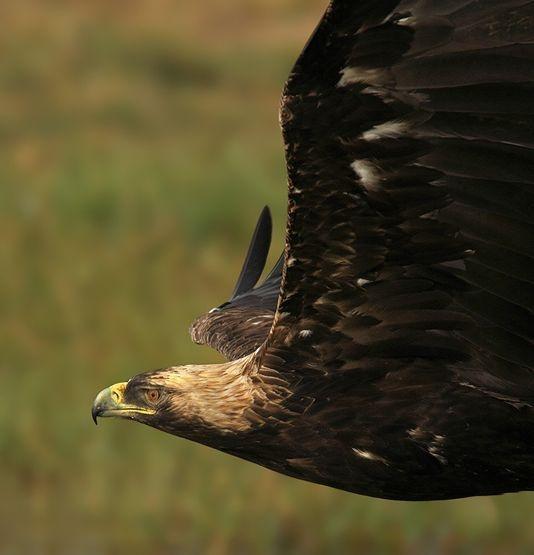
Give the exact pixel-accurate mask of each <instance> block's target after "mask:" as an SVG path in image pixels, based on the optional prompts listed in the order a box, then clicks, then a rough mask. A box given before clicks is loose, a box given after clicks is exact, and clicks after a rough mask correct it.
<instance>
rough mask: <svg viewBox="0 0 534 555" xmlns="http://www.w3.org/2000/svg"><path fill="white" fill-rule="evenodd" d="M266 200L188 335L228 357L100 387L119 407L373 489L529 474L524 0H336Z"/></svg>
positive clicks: (532, 76) (287, 466)
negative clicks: (220, 293) (276, 233)
mask: <svg viewBox="0 0 534 555" xmlns="http://www.w3.org/2000/svg"><path fill="white" fill-rule="evenodd" d="M280 119H281V123H282V129H283V135H284V140H285V149H286V159H287V168H288V177H289V206H288V224H287V234H286V249H285V254H284V256H283V257H282V258H281V259H280V262H279V263H278V264H276V266H275V268H274V269H273V270H272V272H271V273H270V274H269V276H268V277H267V278H266V279H265V281H264V282H262V283H261V284H260V285H258V281H259V278H260V276H261V274H262V271H263V269H264V265H265V261H266V257H267V253H268V249H269V243H270V234H271V220H270V215H269V212H268V210H264V212H263V213H262V216H261V217H260V221H259V223H258V226H257V228H256V232H255V234H254V237H253V240H252V243H251V247H250V249H249V253H248V255H247V258H246V261H245V264H244V267H243V270H242V272H241V275H240V278H239V280H238V283H237V285H236V289H235V291H234V294H233V295H232V298H231V299H230V300H229V301H228V302H227V303H224V304H223V305H221V306H220V307H219V308H216V309H213V310H212V311H210V312H209V313H208V314H206V315H204V316H201V317H200V318H199V319H197V321H196V322H194V323H193V325H192V327H191V335H192V338H193V339H194V340H195V341H196V342H199V343H206V344H209V345H211V346H213V347H214V348H216V349H217V350H219V351H220V352H221V353H223V354H224V355H225V356H226V358H227V359H228V361H229V362H228V363H225V364H216V365H207V366H199V365H196V366H182V367H170V368H166V369H162V370H157V371H154V372H147V373H144V374H140V375H138V376H136V377H134V378H132V379H131V380H129V381H128V382H125V383H121V384H116V385H114V386H111V387H110V388H107V389H106V390H104V391H102V392H101V393H100V394H99V395H98V396H97V398H96V400H95V403H94V406H93V416H94V418H95V419H96V417H98V416H120V417H125V418H130V419H133V420H137V421H139V422H142V423H144V424H148V425H150V426H153V427H155V428H158V429H160V430H163V431H165V432H169V433H171V434H174V435H178V436H181V437H185V438H188V439H192V440H194V441H198V442H201V443H204V444H206V445H209V446H212V447H215V448H218V449H220V450H222V451H225V452H227V453H230V454H232V455H236V456H238V457H241V458H243V459H247V460H250V461H253V462H255V463H258V464H260V465H262V466H265V467H267V468H270V469H272V470H275V471H278V472H281V473H283V474H287V475H289V476H294V477H296V478H301V479H304V480H309V481H312V482H317V483H320V484H325V485H329V486H332V487H336V488H339V489H344V490H348V491H352V492H356V493H361V494H365V495H371V496H375V497H382V498H390V499H405V500H430V499H451V498H457V497H465V496H472V495H490V494H499V493H505V492H514V491H520V490H533V489H534V351H533V341H532V340H533V333H532V330H533V329H534V318H533V309H534V272H533V258H534V240H533V238H534V233H533V231H534V225H533V223H534V222H533V220H534V210H533V209H534V193H533V186H534V133H533V129H534V2H526V1H525V0H499V1H494V0H439V1H438V0H359V1H356V0H333V1H332V2H331V4H330V6H329V7H328V9H327V11H326V14H325V15H324V17H323V19H322V20H321V22H320V24H319V26H318V27H317V29H316V31H315V32H314V34H313V35H312V37H311V39H310V41H309V42H308V44H307V46H306V47H305V49H304V51H303V53H302V54H301V56H300V57H299V59H298V61H297V63H296V65H295V67H294V68H293V70H292V72H291V75H290V76H289V79H288V81H287V83H286V86H285V88H284V92H283V96H282V107H281V112H280Z"/></svg>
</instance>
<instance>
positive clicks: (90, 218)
mask: <svg viewBox="0 0 534 555" xmlns="http://www.w3.org/2000/svg"><path fill="white" fill-rule="evenodd" d="M322 4H323V2H322V1H319V0H314V1H313V2H310V1H306V2H303V1H297V0H292V1H288V0H269V1H267V0H246V1H245V0H239V1H238V0H233V1H229V0H228V1H226V2H221V1H217V0H204V1H203V2H202V3H193V2H190V1H186V0H183V1H178V0H176V1H171V0H139V1H137V2H132V3H129V5H128V6H129V7H128V8H125V7H124V4H123V3H118V2H117V3H114V2H110V1H109V0H106V1H103V0H102V1H100V0H99V1H96V0H95V2H91V3H88V2H82V1H81V0H80V1H79V2H70V3H68V4H65V3H62V2H58V3H52V2H51V3H50V5H49V6H47V7H46V8H45V7H44V6H43V5H42V4H41V3H39V2H38V1H37V0H36V1H30V0H24V1H21V2H17V3H11V4H10V5H9V6H7V7H2V8H1V10H2V16H3V23H4V27H5V29H7V30H8V32H6V33H3V34H2V36H1V37H0V48H1V51H2V63H1V64H0V100H1V102H0V234H1V236H2V241H1V242H0V267H1V272H0V314H1V318H0V353H1V357H0V377H1V387H0V492H1V503H0V554H1V555H4V554H6V555H22V554H24V555H26V554H34V553H35V554H39V555H40V554H54V555H55V554H65V555H86V554H87V555H108V554H110V555H111V554H113V555H121V554H127V555H135V554H138V553H139V554H141V553H145V554H146V553H150V554H154V555H170V554H171V553H172V554H175V553H180V554H182V553H183V554H186V555H189V554H196V553H207V554H213V555H224V554H241V553H242V554H271V553H272V554H279V553H284V554H286V553H287V554H303V555H304V554H305V555H313V554H316V553H317V554H322V553H328V554H330V553H336V554H340V555H343V554H345V553H361V554H373V555H380V554H389V553H395V554H397V553H398V554H407V555H408V554H409V555H412V554H419V553H420V554H425V555H426V554H430V553H432V554H449V553H451V554H452V553H454V554H466V555H467V554H469V555H472V554H475V555H476V554H480V555H498V554H503V555H505V554H506V555H508V554H510V553H514V554H518V555H522V554H525V555H526V554H528V553H532V551H533V549H534V531H533V529H532V527H531V521H532V516H531V515H532V512H533V510H534V498H533V497H532V495H528V494H525V495H515V496H506V497H501V498H488V499H471V500H465V501H457V502H448V503H427V504H407V503H393V502H385V501H379V500H373V499H367V498H363V497H358V496H355V495H350V494H346V493H342V492H337V491H334V490H329V489H326V488H323V487H319V486H315V485H312V484H305V483H301V482H298V481H295V480H291V479H289V478H285V477H283V476H278V475H275V474H273V473H271V472H269V471H267V470H263V469H261V468H259V467H255V466H253V465H250V464H248V463H245V462H241V461H237V460H234V459H232V458H230V457H228V456H225V455H222V454H220V453H216V452H214V451H211V450H209V449H207V448H205V447H202V446H197V445H193V444H190V443H187V442H185V441H182V440H178V439H176V438H172V437H170V436H165V435H163V434H161V433H157V432H155V431H153V430H150V429H148V428H143V427H141V426H138V425H130V424H128V423H125V422H116V421H106V422H103V424H102V426H100V427H99V428H98V429H97V428H95V427H94V426H93V424H92V421H91V419H90V407H91V403H92V399H93V397H94V395H95V393H96V392H97V391H99V390H100V389H101V388H102V387H104V386H106V385H108V384H110V383H112V382H114V381H118V380H121V379H124V378H128V377H129V376H131V375H133V374H136V373H138V372H140V371H143V370H146V369H150V368H155V367H160V366H163V365H167V364H173V363H186V362H208V361H216V360H218V358H217V355H216V354H215V353H213V352H212V351H210V350H208V349H204V348H199V347H196V346H194V345H193V344H192V343H191V342H190V340H189V337H188V334H187V328H188V326H189V323H190V322H191V320H192V319H193V318H194V317H195V316H196V315H198V314H199V313H201V312H203V311H204V310H206V309H209V308H210V307H212V306H214V305H215V304H218V303H220V302H221V301H223V300H225V297H226V295H227V294H228V292H229V291H231V289H232V286H233V280H234V278H235V277H236V274H237V272H238V270H239V265H240V263H241V258H242V256H243V254H244V250H245V249H246V245H247V242H248V239H249V234H250V232H251V229H252V227H253V225H254V223H255V219H256V217H257V215H258V213H259V210H260V209H261V208H262V206H263V205H264V204H265V203H269V204H270V205H271V207H272V208H273V211H274V214H275V220H276V224H277V226H278V230H277V232H276V236H275V249H274V251H275V252H273V254H272V259H273V260H274V259H275V258H276V257H277V255H278V252H279V249H281V247H282V236H283V222H284V219H285V186H284V183H285V175H284V163H283V158H282V152H283V151H282V147H281V139H280V135H279V131H278V124H277V113H276V106H277V103H278V96H279V91H280V88H281V85H282V82H283V80H284V77H285V75H286V73H287V71H288V70H289V68H290V66H291V62H292V60H293V58H294V57H295V55H296V54H297V52H298V50H299V49H300V47H301V46H302V44H303V42H304V40H305V38H306V35H307V34H308V33H309V32H310V31H311V29H312V27H313V25H314V20H315V19H316V17H317V16H318V14H319V13H320V11H321V8H322Z"/></svg>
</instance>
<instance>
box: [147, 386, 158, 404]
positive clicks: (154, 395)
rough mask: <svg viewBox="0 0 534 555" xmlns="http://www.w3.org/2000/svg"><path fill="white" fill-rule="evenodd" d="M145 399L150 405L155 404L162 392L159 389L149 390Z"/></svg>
mask: <svg viewBox="0 0 534 555" xmlns="http://www.w3.org/2000/svg"><path fill="white" fill-rule="evenodd" d="M145 397H146V399H147V401H148V402H149V403H151V404H154V403H157V402H158V401H159V398H160V392H159V391H158V390H157V389H147V391H146V393H145Z"/></svg>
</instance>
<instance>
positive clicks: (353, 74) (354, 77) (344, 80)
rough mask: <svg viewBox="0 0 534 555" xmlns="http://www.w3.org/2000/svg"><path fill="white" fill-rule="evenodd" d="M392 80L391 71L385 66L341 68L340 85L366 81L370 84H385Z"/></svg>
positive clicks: (344, 85) (345, 85)
mask: <svg viewBox="0 0 534 555" xmlns="http://www.w3.org/2000/svg"><path fill="white" fill-rule="evenodd" d="M389 81H391V78H390V75H389V72H388V71H387V70H385V69H384V68H378V69H375V68H373V69H368V68H363V67H346V68H345V69H342V70H341V79H340V80H339V82H338V84H337V86H338V87H347V86H348V85H353V84H354V83H366V84H368V85H375V86H380V85H385V84H386V83H388V82H389Z"/></svg>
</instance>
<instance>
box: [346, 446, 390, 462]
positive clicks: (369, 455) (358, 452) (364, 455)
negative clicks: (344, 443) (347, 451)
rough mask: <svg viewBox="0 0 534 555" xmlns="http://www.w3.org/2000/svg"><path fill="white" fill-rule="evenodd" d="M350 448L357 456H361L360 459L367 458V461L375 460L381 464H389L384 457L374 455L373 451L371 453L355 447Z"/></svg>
mask: <svg viewBox="0 0 534 555" xmlns="http://www.w3.org/2000/svg"><path fill="white" fill-rule="evenodd" d="M352 450H353V451H354V454H355V455H357V456H358V457H361V458H362V459H367V460H368V461H376V462H380V463H382V464H386V465H389V462H388V460H387V459H385V458H384V457H381V456H380V455H376V454H375V453H371V451H364V450H363V449H356V447H353V448H352Z"/></svg>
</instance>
